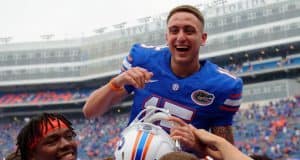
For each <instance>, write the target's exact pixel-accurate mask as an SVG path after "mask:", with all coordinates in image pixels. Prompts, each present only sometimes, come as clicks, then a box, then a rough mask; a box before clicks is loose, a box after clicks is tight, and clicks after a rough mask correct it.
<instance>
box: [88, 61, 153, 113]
mask: <svg viewBox="0 0 300 160" xmlns="http://www.w3.org/2000/svg"><path fill="white" fill-rule="evenodd" d="M152 76H153V74H152V72H149V71H147V70H146V69H144V68H141V67H133V68H131V69H129V70H127V71H124V72H122V73H121V74H119V75H118V76H116V77H114V78H113V79H112V80H111V81H110V83H112V84H113V86H117V87H118V88H120V90H114V89H113V88H112V87H111V84H110V83H108V84H106V85H104V86H103V87H101V88H99V89H97V90H95V91H94V92H93V93H92V94H91V95H90V97H89V98H88V99H87V101H86V103H85V105H84V107H83V114H84V115H85V117H87V118H92V117H96V116H100V115H103V114H104V113H105V112H106V111H108V110H109V108H110V107H111V106H112V105H114V104H117V103H119V102H121V101H122V100H123V99H124V98H125V97H126V96H127V95H128V92H127V91H126V90H125V88H124V86H125V85H131V86H133V87H135V88H143V87H144V86H145V83H146V82H147V81H149V80H150V79H151V77H152Z"/></svg>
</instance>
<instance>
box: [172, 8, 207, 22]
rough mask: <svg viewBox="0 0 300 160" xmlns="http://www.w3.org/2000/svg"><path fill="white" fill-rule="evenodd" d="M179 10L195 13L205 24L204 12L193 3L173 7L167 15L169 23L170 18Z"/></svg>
mask: <svg viewBox="0 0 300 160" xmlns="http://www.w3.org/2000/svg"><path fill="white" fill-rule="evenodd" d="M177 12H188V13H191V14H193V15H194V16H196V17H197V19H198V20H199V21H200V22H201V23H202V24H203V26H204V23H205V22H204V17H203V14H202V13H201V12H200V11H199V9H198V8H196V7H194V6H191V5H180V6H177V7H175V8H173V9H172V10H171V11H170V12H169V15H168V17H167V23H168V22H169V20H170V18H171V17H172V16H173V15H174V14H175V13H177Z"/></svg>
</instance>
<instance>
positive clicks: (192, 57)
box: [166, 5, 207, 70]
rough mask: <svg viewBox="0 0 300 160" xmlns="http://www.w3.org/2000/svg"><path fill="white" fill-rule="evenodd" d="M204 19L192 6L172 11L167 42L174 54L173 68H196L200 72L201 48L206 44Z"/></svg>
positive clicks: (168, 22) (169, 18) (168, 19)
mask: <svg viewBox="0 0 300 160" xmlns="http://www.w3.org/2000/svg"><path fill="white" fill-rule="evenodd" d="M206 39H207V34H206V33H205V32H204V18H203V16H202V14H201V12H200V11H199V10H198V9H197V8H195V7H193V6H190V5H181V6H178V7H175V8H174V9H172V10H171V11H170V13H169V15H168V17H167V31H166V41H167V44H168V46H169V49H170V51H171V54H172V58H171V66H172V68H174V67H175V66H178V65H179V66H191V65H192V66H194V67H195V70H198V68H197V67H198V65H199V62H198V59H199V57H198V56H199V51H200V46H203V45H204V44H205V42H206Z"/></svg>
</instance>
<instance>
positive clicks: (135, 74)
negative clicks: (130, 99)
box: [127, 68, 145, 88]
mask: <svg viewBox="0 0 300 160" xmlns="http://www.w3.org/2000/svg"><path fill="white" fill-rule="evenodd" d="M127 74H128V76H129V77H131V79H133V80H134V83H135V84H136V86H135V87H136V88H142V87H143V85H144V83H145V82H144V81H145V80H144V77H143V74H142V73H140V72H139V71H138V70H137V69H135V68H133V69H130V70H128V72H127Z"/></svg>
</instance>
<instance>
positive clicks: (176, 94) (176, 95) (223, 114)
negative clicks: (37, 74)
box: [83, 5, 243, 150]
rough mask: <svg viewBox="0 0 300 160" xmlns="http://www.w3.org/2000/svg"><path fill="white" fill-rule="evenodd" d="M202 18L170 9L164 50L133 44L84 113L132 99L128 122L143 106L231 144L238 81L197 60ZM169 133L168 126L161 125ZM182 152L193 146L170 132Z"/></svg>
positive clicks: (184, 134) (189, 136) (187, 137)
mask: <svg viewBox="0 0 300 160" xmlns="http://www.w3.org/2000/svg"><path fill="white" fill-rule="evenodd" d="M206 39H207V34H206V33H205V32H204V18H203V16H202V14H201V12H200V11H199V10H198V9H197V8H195V7H193V6H190V5H181V6H178V7H175V8H174V9H172V10H171V11H170V13H169V15H168V17H167V31H166V41H167V45H168V46H166V47H153V46H146V45H143V44H135V45H133V47H132V48H131V51H130V53H129V55H128V56H127V57H126V58H125V59H124V61H123V65H122V68H121V70H122V72H121V73H120V74H119V75H117V76H116V77H114V78H112V79H111V80H110V82H109V83H107V84H106V85H104V86H103V87H101V88H99V89H97V90H95V91H94V92H93V93H92V94H91V96H90V97H89V99H88V100H87V102H86V104H85V106H84V108H83V113H84V114H85V116H86V117H89V118H90V117H95V116H98V115H102V114H103V113H105V112H106V111H107V110H108V109H109V107H110V106H112V105H114V104H116V103H119V102H120V101H121V100H122V99H123V98H125V97H126V96H128V95H129V94H131V93H134V99H133V105H132V109H131V115H130V120H129V122H131V121H132V120H133V119H134V118H135V117H136V115H137V114H138V113H139V112H140V111H141V110H142V109H143V108H145V107H146V106H149V105H151V106H156V107H160V108H166V109H168V110H169V111H170V113H171V114H172V115H173V116H175V117H179V118H181V119H182V120H184V121H185V122H186V123H187V124H188V123H189V124H192V125H194V126H195V127H197V128H202V129H206V130H210V131H211V132H213V133H214V134H216V135H219V136H221V137H224V138H225V139H227V140H228V141H229V142H231V143H233V133H232V129H231V125H232V119H233V116H234V114H235V112H236V111H237V110H238V108H239V106H240V103H241V93H242V86H243V83H242V80H241V79H240V78H238V77H235V76H233V75H231V74H229V73H228V72H227V71H226V70H224V69H222V68H220V67H218V66H217V65H215V64H213V63H211V62H210V61H208V60H199V52H200V48H201V46H203V45H204V44H205V42H206ZM159 125H161V126H162V127H163V128H165V129H166V130H167V131H169V128H170V127H171V126H169V125H168V123H163V122H160V124H159ZM171 132H172V133H171V134H172V135H173V136H176V137H179V138H178V139H179V140H180V142H181V144H183V146H184V148H186V150H190V149H192V148H191V146H196V144H193V143H194V142H195V140H194V139H195V137H194V135H193V133H192V132H191V131H189V130H185V129H183V130H180V129H174V130H171Z"/></svg>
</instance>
